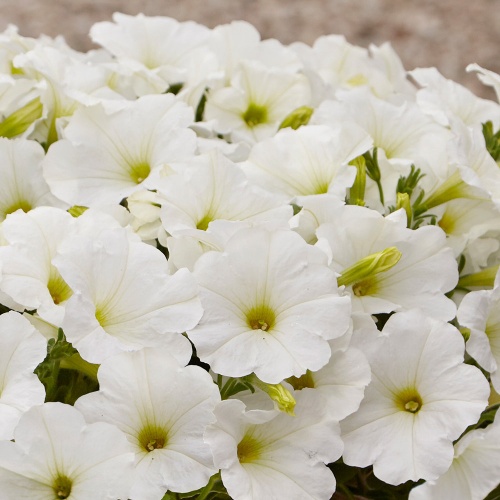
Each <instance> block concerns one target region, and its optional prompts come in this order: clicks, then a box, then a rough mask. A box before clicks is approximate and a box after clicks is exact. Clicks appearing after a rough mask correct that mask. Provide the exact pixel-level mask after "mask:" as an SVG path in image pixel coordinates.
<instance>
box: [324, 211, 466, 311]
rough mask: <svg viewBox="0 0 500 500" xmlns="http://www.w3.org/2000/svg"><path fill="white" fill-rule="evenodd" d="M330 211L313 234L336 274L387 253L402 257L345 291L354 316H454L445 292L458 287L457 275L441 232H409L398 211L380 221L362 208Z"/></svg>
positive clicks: (451, 256) (403, 218)
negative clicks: (395, 252)
mask: <svg viewBox="0 0 500 500" xmlns="http://www.w3.org/2000/svg"><path fill="white" fill-rule="evenodd" d="M331 209H332V213H331V214H330V216H329V222H327V223H324V224H321V225H320V226H319V228H318V229H317V231H316V234H317V236H318V245H320V246H321V248H324V249H325V251H326V252H327V253H328V254H329V255H330V259H331V263H330V267H331V268H332V269H334V270H335V271H336V272H337V273H338V274H340V275H342V273H343V272H344V271H345V270H346V269H348V268H350V267H351V266H353V265H355V264H356V263H357V262H359V261H361V260H362V259H363V258H365V257H367V256H369V255H373V254H375V253H377V252H381V251H384V250H385V249H387V248H391V247H396V248H397V250H398V251H399V252H401V258H400V260H399V261H398V262H397V263H396V264H395V265H394V266H393V267H391V268H390V269H388V270H386V271H384V272H381V273H379V274H374V275H370V276H362V277H360V278H359V280H357V281H356V280H355V282H354V283H351V284H349V285H347V286H346V289H347V290H348V291H349V293H351V297H352V300H353V311H354V312H364V313H367V314H378V313H388V312H391V311H402V310H407V309H412V308H415V307H419V308H421V309H422V310H423V311H424V312H425V313H426V314H429V315H431V316H433V317H436V318H439V319H443V320H446V321H448V320H450V319H452V318H453V317H454V316H455V312H456V308H455V305H454V303H453V302H452V301H451V300H450V299H448V298H447V297H446V296H445V293H446V292H449V291H450V290H452V289H453V288H454V286H455V285H456V283H457V280H458V272H457V265H456V261H455V258H454V256H453V252H452V251H451V249H450V248H448V247H447V246H446V238H445V234H444V233H443V231H441V230H440V229H439V228H436V227H432V226H425V227H421V228H419V229H417V230H410V229H408V228H407V227H406V217H405V215H404V213H402V212H397V213H394V214H391V215H390V216H388V217H383V216H382V215H380V214H379V213H378V212H375V211H374V210H368V209H366V208H364V207H357V206H337V207H336V208H335V207H334V206H333V205H332V206H331Z"/></svg>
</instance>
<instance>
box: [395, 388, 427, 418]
mask: <svg viewBox="0 0 500 500" xmlns="http://www.w3.org/2000/svg"><path fill="white" fill-rule="evenodd" d="M395 403H396V406H397V407H398V408H399V409H400V410H404V411H407V412H409V413H417V412H418V411H419V410H420V408H422V405H423V401H422V398H421V397H420V394H419V393H418V391H417V389H415V388H413V387H407V388H406V389H403V390H402V391H400V392H399V393H398V394H397V395H396V398H395Z"/></svg>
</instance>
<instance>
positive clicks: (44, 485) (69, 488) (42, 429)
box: [0, 403, 134, 500]
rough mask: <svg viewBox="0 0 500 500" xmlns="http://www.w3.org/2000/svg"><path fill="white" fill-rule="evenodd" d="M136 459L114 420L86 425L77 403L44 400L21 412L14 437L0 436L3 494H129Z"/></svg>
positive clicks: (41, 499) (14, 498)
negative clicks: (13, 438)
mask: <svg viewBox="0 0 500 500" xmlns="http://www.w3.org/2000/svg"><path fill="white" fill-rule="evenodd" d="M133 459H134V455H133V453H132V452H131V450H130V445H129V443H128V442H127V440H126V438H125V436H124V434H123V433H122V432H121V431H119V430H118V429H117V428H116V427H115V426H113V425H110V424H106V423H103V422H99V423H96V424H89V425H87V424H86V423H85V421H84V419H83V417H82V415H81V413H80V412H79V411H77V410H76V409H75V408H73V407H72V406H69V405H63V404H61V403H45V404H44V405H41V406H36V407H34V408H32V409H31V410H29V411H28V412H27V413H26V414H25V415H24V416H23V417H22V418H21V420H20V422H19V425H18V426H17V427H16V430H15V443H13V442H10V441H2V442H0V491H1V492H2V499H5V500H28V499H30V498H32V499H35V498H36V499H37V500H54V499H55V500H59V499H66V498H67V499H71V500H73V499H74V500H88V499H89V498H92V499H93V500H116V499H117V498H127V495H128V491H129V484H130V482H129V477H130V472H131V470H132V463H133Z"/></svg>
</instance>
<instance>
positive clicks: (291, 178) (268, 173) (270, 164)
mask: <svg viewBox="0 0 500 500" xmlns="http://www.w3.org/2000/svg"><path fill="white" fill-rule="evenodd" d="M372 145H373V142H372V140H371V139H370V137H369V136H368V134H367V133H366V132H365V131H364V130H363V129H361V128H360V127H358V126H356V125H354V124H352V123H348V124H343V125H342V126H335V127H333V128H332V127H326V126H320V125H318V126H308V127H300V128H299V129H298V130H293V129H291V128H286V129H283V130H280V131H279V132H278V133H277V134H276V136H274V137H273V138H271V139H268V140H265V141H262V142H260V143H258V144H256V145H255V146H254V147H253V149H252V151H251V152H250V157H249V159H248V161H247V162H245V163H243V168H244V170H245V173H246V174H247V175H248V176H249V177H250V178H251V179H252V180H255V181H256V182H258V183H259V184H260V185H261V186H262V187H263V188H265V189H267V190H268V191H271V192H274V193H276V194H279V195H281V196H286V197H287V198H288V200H289V201H291V200H293V199H294V198H295V197H297V196H309V195H315V194H324V193H329V194H332V195H334V196H337V197H338V198H341V199H344V198H345V196H346V191H347V189H348V188H349V187H351V186H352V183H353V182H354V178H355V177H356V169H355V167H349V166H348V163H349V162H350V161H351V160H353V159H354V158H356V157H357V156H359V155H362V154H363V153H365V152H366V151H368V150H369V149H370V148H371V147H372Z"/></svg>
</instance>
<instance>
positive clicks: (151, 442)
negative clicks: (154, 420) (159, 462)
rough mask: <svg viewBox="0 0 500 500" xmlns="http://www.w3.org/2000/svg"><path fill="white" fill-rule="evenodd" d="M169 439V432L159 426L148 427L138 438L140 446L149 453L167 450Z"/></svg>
mask: <svg viewBox="0 0 500 500" xmlns="http://www.w3.org/2000/svg"><path fill="white" fill-rule="evenodd" d="M167 438H168V435H167V431H166V430H165V429H164V428H163V427H159V426H157V425H146V426H145V427H144V428H143V429H142V430H141V432H139V435H138V436H137V440H138V441H139V446H140V447H141V448H142V449H143V450H144V451H147V452H148V453H149V452H151V451H154V450H161V449H162V448H165V445H166V444H167V440H168V439H167Z"/></svg>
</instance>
